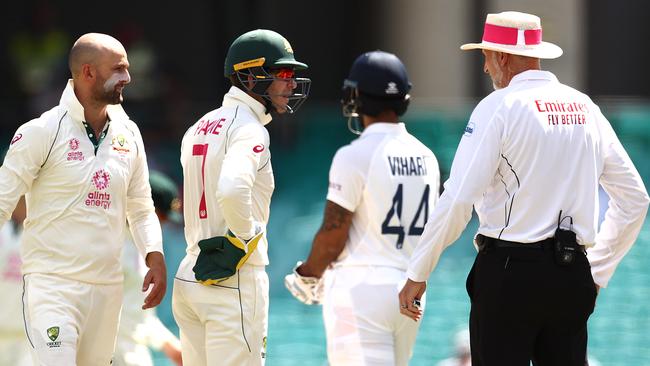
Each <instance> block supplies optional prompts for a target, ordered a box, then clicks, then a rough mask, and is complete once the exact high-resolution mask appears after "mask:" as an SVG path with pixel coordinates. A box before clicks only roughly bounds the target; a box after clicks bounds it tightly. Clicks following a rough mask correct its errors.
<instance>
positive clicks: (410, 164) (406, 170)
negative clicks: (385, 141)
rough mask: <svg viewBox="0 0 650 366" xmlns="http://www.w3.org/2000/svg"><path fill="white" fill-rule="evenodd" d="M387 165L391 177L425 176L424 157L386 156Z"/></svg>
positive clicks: (425, 165)
mask: <svg viewBox="0 0 650 366" xmlns="http://www.w3.org/2000/svg"><path fill="white" fill-rule="evenodd" d="M388 165H390V172H391V174H392V175H399V176H422V175H427V164H426V157H425V156H390V155H389V156H388Z"/></svg>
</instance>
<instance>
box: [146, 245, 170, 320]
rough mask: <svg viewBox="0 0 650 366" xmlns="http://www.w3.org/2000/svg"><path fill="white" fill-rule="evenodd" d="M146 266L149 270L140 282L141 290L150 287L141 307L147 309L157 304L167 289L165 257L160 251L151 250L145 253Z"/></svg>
mask: <svg viewBox="0 0 650 366" xmlns="http://www.w3.org/2000/svg"><path fill="white" fill-rule="evenodd" d="M146 262H147V267H149V271H148V272H147V275H146V276H144V282H143V283H142V292H146V291H148V290H149V288H150V287H151V286H152V285H153V287H151V291H150V292H149V294H148V295H147V297H146V298H145V299H144V304H143V305H142V309H143V310H144V309H149V308H153V307H156V306H158V304H160V302H161V301H162V299H163V298H164V297H165V291H167V267H166V266H165V257H164V256H163V254H162V253H160V252H151V253H148V254H147V258H146Z"/></svg>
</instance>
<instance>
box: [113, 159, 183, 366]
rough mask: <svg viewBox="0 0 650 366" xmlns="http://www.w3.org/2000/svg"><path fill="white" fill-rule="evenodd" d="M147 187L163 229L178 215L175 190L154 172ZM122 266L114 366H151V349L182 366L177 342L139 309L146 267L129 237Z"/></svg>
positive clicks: (149, 311) (148, 311) (151, 311)
mask: <svg viewBox="0 0 650 366" xmlns="http://www.w3.org/2000/svg"><path fill="white" fill-rule="evenodd" d="M149 183H150V185H151V197H152V198H153V203H154V206H155V208H156V215H157V216H158V219H159V220H160V223H161V224H162V225H163V227H164V224H165V223H166V222H167V221H168V220H169V219H170V217H172V216H174V215H178V212H176V210H177V209H178V208H180V200H179V198H178V187H177V186H176V183H174V181H173V180H171V179H170V178H169V177H167V176H166V175H164V174H162V173H160V172H157V171H150V173H149ZM122 265H123V266H124V301H123V304H122V314H121V316H120V327H119V329H118V333H117V344H116V347H115V357H114V360H113V366H153V364H154V363H153V358H152V357H151V351H150V350H151V349H154V350H156V351H161V352H162V353H164V354H165V356H167V358H169V360H170V361H171V362H173V364H174V365H178V366H180V365H182V364H183V363H182V360H181V342H180V340H179V339H178V338H177V337H176V335H174V334H173V333H172V332H171V331H170V330H169V329H168V328H167V327H166V326H165V325H164V324H163V323H162V322H161V321H160V318H158V315H157V314H156V309H146V310H142V309H141V307H140V304H142V301H143V299H144V298H145V297H146V295H147V294H146V293H143V292H142V290H141V284H142V281H143V279H144V277H145V275H146V272H147V266H146V264H145V262H144V260H143V258H142V256H141V255H139V254H138V251H137V248H136V247H135V245H133V238H132V237H131V236H130V235H129V238H128V240H127V243H126V245H125V246H124V252H123V253H122Z"/></svg>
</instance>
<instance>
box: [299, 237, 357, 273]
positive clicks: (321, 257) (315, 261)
mask: <svg viewBox="0 0 650 366" xmlns="http://www.w3.org/2000/svg"><path fill="white" fill-rule="evenodd" d="M321 231H322V230H321ZM321 231H319V232H318V234H316V237H315V238H314V243H313V246H312V249H311V253H309V257H308V258H307V260H306V261H305V263H304V264H303V265H302V266H301V267H300V269H299V273H300V274H301V275H303V276H308V277H319V278H320V277H321V276H322V275H323V272H325V270H326V269H327V266H329V265H330V263H332V262H334V261H335V260H336V258H338V256H339V255H340V254H341V252H342V251H343V248H345V241H346V240H347V235H346V237H345V238H342V239H340V238H337V239H336V241H334V240H329V239H328V235H326V234H323V233H322V232H321Z"/></svg>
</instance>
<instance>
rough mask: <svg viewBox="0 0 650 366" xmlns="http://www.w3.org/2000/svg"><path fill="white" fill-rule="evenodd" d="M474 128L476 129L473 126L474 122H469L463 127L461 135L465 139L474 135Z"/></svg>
mask: <svg viewBox="0 0 650 366" xmlns="http://www.w3.org/2000/svg"><path fill="white" fill-rule="evenodd" d="M475 128H476V127H475V125H474V122H471V121H470V122H469V123H468V124H467V126H465V133H464V134H463V136H467V137H470V136H472V134H473V133H474V129H475Z"/></svg>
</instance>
